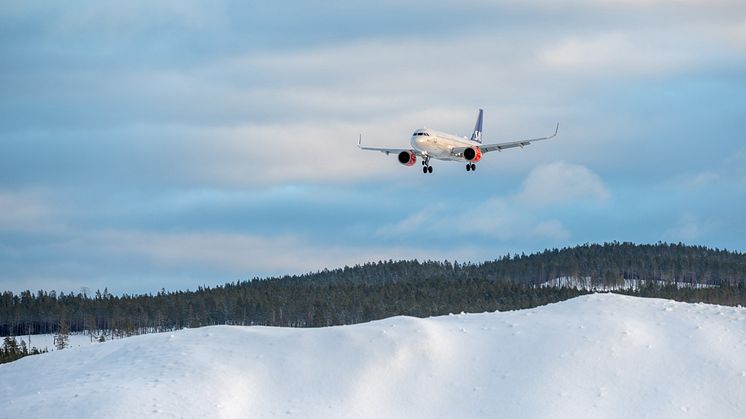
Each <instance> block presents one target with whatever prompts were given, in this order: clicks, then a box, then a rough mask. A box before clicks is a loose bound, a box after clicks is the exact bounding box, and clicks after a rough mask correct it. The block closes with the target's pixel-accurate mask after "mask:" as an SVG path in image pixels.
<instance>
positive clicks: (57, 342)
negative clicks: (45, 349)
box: [54, 320, 70, 350]
mask: <svg viewBox="0 0 746 419" xmlns="http://www.w3.org/2000/svg"><path fill="white" fill-rule="evenodd" d="M54 346H55V348H57V349H58V350H62V349H65V348H67V347H69V346H70V327H69V326H68V325H67V322H66V321H65V320H60V324H59V326H58V329H57V334H56V335H54Z"/></svg>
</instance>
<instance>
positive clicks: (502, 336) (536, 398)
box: [0, 294, 746, 418]
mask: <svg viewBox="0 0 746 419" xmlns="http://www.w3.org/2000/svg"><path fill="white" fill-rule="evenodd" d="M0 378H1V380H0V406H2V410H1V411H0V413H1V414H0V416H2V417H9V418H10V417H24V418H27V417H76V418H77V417H91V418H101V417H122V418H125V417H126V418H134V417H143V416H155V417H252V418H254V417H258V418H262V417H303V418H309V417H317V418H335V417H337V418H357V417H370V418H395V417H400V418H417V417H422V418H440V417H443V418H474V417H509V418H549V417H551V418H562V417H566V418H571V417H572V418H577V417H618V418H630V417H634V418H642V417H650V418H664V417H682V418H685V417H698V418H703V417H708V418H715V417H720V418H737V417H746V309H744V308H728V307H720V306H712V305H704V304H684V303H676V302H671V301H666V300H655V299H640V298H634V297H626V296H620V295H613V294H595V295H588V296H584V297H579V298H576V299H573V300H569V301H565V302H562V303H558V304H552V305H549V306H544V307H539V308H536V309H531V310H523V311H514V312H504V313H485V314H465V315H455V316H444V317H437V318H429V319H416V318H409V317H395V318H391V319H386V320H382V321H377V322H372V323H366V324H360V325H354V326H342V327H329V328H323V329H284V328H268V327H238V326H220V327H207V328H200V329H190V330H183V331H179V332H175V333H170V334H153V335H143V336H137V337H132V338H128V339H124V340H117V341H111V342H106V343H102V344H99V345H90V346H84V347H80V348H72V349H66V350H64V351H56V352H53V353H48V354H43V355H38V356H33V357H27V358H24V359H21V360H19V361H16V362H13V363H10V364H4V365H0Z"/></svg>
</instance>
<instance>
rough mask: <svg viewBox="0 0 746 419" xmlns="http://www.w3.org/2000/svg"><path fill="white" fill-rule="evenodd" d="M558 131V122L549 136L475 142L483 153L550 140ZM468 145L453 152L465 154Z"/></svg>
mask: <svg viewBox="0 0 746 419" xmlns="http://www.w3.org/2000/svg"><path fill="white" fill-rule="evenodd" d="M557 131H559V123H557V126H556V127H555V128H554V134H552V135H550V136H548V137H540V138H531V139H528V140H519V141H508V142H504V143H494V144H475V145H476V146H478V147H479V150H481V151H482V153H488V152H490V151H503V150H505V149H507V148H514V147H521V148H523V147H525V146H527V145H529V144H531V143H533V142H534V141H542V140H549V139H550V138H554V137H556V136H557ZM466 148H467V147H456V148H454V149H453V150H452V151H451V153H453V154H454V155H461V154H463V152H464V150H466Z"/></svg>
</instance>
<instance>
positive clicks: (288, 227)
mask: <svg viewBox="0 0 746 419" xmlns="http://www.w3.org/2000/svg"><path fill="white" fill-rule="evenodd" d="M479 108H482V109H484V115H485V117H484V118H485V119H484V128H483V138H484V141H485V142H500V141H510V140H516V139H525V138H533V137H540V136H545V135H549V134H551V133H552V131H553V129H554V124H555V123H557V122H559V123H560V132H559V135H558V136H557V137H556V139H553V140H551V141H546V142H540V143H535V144H533V145H531V146H529V147H526V148H524V149H511V150H505V151H503V152H501V153H490V154H487V155H485V156H484V158H483V159H482V161H481V162H480V163H479V164H478V170H477V171H476V172H473V173H472V172H466V171H465V170H464V167H463V165H462V164H459V163H453V162H441V161H434V163H433V166H434V173H433V174H428V175H423V174H422V172H421V170H419V166H417V165H416V166H413V167H405V166H402V165H400V164H399V163H398V162H397V160H396V158H395V156H385V155H383V154H381V153H374V152H364V151H361V150H358V149H357V147H356V143H357V139H358V135H360V134H362V139H363V142H364V143H365V144H367V145H371V146H379V147H396V148H398V147H408V146H409V138H410V136H411V133H412V132H413V131H414V130H415V129H418V128H422V127H429V128H434V129H438V130H441V131H446V132H452V133H455V134H459V135H470V133H471V130H472V128H473V126H474V120H475V118H476V115H477V110H478V109H479ZM744 214H746V3H744V2H743V1H742V0H710V1H694V0H678V1H655V0H609V1H597V0H569V1H548V0H528V1H523V2H512V1H511V2H509V1H479V0H470V1H442V2H436V3H434V2H424V1H410V0H397V1H389V0H379V1H376V2H367V1H300V2H276V1H248V2H244V1H209V2H208V1H176V0H174V1H160V2H151V1H130V2H108V1H99V0H95V1H68V2H46V1H19V0H9V1H3V2H2V3H0V290H11V291H14V292H18V291H21V290H25V289H29V290H37V289H46V290H51V289H55V290H62V291H66V292H70V291H75V292H78V291H79V290H81V289H89V290H95V289H101V290H103V289H104V288H108V289H109V291H110V292H112V293H115V294H118V293H148V292H156V291H158V290H160V289H162V288H164V289H166V290H185V289H195V288H196V287H198V286H201V285H207V286H213V285H219V284H224V283H226V282H233V281H238V280H246V279H250V278H254V277H264V276H268V275H282V274H300V273H306V272H313V271H317V270H321V269H324V268H329V269H331V268H336V267H342V266H345V265H349V266H352V265H355V264H362V263H366V262H371V261H378V260H388V259H394V260H397V259H414V258H416V259H419V260H427V259H430V260H449V261H454V260H456V261H459V262H464V261H472V262H481V261H485V260H493V259H496V258H499V257H501V256H503V255H505V254H508V253H510V254H516V253H522V252H525V253H532V252H536V251H541V250H543V249H546V248H560V247H565V246H574V245H577V244H583V243H602V242H609V241H614V240H617V241H631V242H636V243H655V242H658V241H665V242H682V243H686V244H693V245H703V246H708V247H715V248H721V249H722V248H727V249H730V250H736V251H740V252H744V251H746V240H745V239H744V238H745V237H746V216H744Z"/></svg>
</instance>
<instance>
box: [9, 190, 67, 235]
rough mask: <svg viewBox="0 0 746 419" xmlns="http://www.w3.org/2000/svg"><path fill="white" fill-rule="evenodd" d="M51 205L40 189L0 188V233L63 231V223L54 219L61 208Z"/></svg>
mask: <svg viewBox="0 0 746 419" xmlns="http://www.w3.org/2000/svg"><path fill="white" fill-rule="evenodd" d="M51 206H52V204H51V203H50V202H49V198H48V197H47V196H46V195H45V194H44V193H42V192H40V191H32V190H14V191H10V190H0V233H2V232H21V233H58V232H61V231H64V225H63V224H61V223H59V222H58V221H57V220H56V219H55V218H56V215H57V213H58V212H59V211H60V210H61V208H59V207H57V208H56V209H53V208H51ZM0 244H2V243H0Z"/></svg>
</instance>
